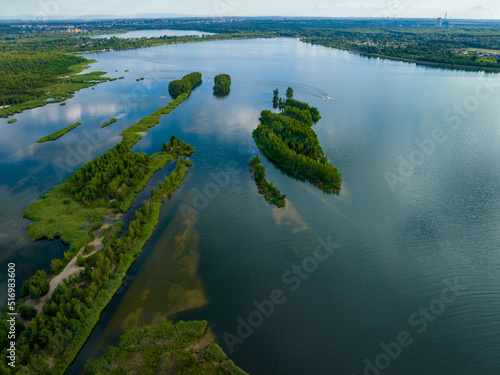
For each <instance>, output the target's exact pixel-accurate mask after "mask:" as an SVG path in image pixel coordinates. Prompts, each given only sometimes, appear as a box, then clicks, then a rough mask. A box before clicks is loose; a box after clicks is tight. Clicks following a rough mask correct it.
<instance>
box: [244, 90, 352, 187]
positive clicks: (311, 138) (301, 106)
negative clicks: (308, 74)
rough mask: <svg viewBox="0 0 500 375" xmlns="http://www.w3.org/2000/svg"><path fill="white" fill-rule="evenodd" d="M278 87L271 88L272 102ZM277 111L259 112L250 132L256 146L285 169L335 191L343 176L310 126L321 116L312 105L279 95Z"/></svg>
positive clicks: (274, 101)
mask: <svg viewBox="0 0 500 375" xmlns="http://www.w3.org/2000/svg"><path fill="white" fill-rule="evenodd" d="M277 96H278V89H276V90H274V98H273V104H274V103H276V97H277ZM278 105H279V107H280V110H281V112H280V113H278V114H277V113H273V112H271V111H269V110H265V111H262V112H261V115H260V125H259V126H257V128H256V129H255V130H254V131H253V132H252V135H253V138H254V139H255V143H256V144H257V146H258V147H259V148H260V149H261V150H262V151H263V152H264V154H265V155H266V156H267V157H268V158H269V159H271V160H272V161H274V162H275V163H277V164H278V165H279V166H280V167H281V168H283V169H284V170H286V171H288V172H291V173H292V174H294V175H296V176H298V177H300V178H303V179H308V180H310V181H312V182H313V183H314V184H315V185H316V186H318V187H319V188H321V189H322V190H324V191H325V192H328V193H338V192H339V191H340V186H341V184H342V176H341V174H340V173H339V171H338V169H337V168H336V167H334V166H333V165H331V164H330V163H328V158H327V157H326V156H325V155H324V154H323V149H322V148H321V146H320V144H319V142H318V136H317V135H316V132H315V131H314V130H313V129H312V125H313V124H314V123H316V122H317V121H318V120H319V119H321V116H320V114H319V111H318V109H317V108H315V107H311V106H310V105H309V104H307V103H304V102H300V101H298V100H295V99H291V98H288V99H286V100H283V99H281V98H280V99H278Z"/></svg>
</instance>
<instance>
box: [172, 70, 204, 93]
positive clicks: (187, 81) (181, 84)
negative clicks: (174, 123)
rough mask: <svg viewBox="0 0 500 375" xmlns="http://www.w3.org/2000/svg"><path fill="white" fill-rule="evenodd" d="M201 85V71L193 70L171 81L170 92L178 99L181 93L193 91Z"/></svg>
mask: <svg viewBox="0 0 500 375" xmlns="http://www.w3.org/2000/svg"><path fill="white" fill-rule="evenodd" d="M199 85H201V73H198V72H193V73H190V74H188V75H185V76H184V77H183V78H182V79H177V80H175V81H172V82H170V84H169V85H168V93H169V94H170V96H171V97H172V98H173V99H176V98H177V97H178V96H179V95H181V94H185V93H188V92H191V90H193V89H194V88H195V87H197V86H199Z"/></svg>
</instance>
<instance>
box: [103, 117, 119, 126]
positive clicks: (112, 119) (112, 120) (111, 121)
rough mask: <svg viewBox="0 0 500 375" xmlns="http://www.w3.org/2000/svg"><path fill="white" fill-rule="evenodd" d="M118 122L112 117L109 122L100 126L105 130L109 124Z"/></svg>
mask: <svg viewBox="0 0 500 375" xmlns="http://www.w3.org/2000/svg"><path fill="white" fill-rule="evenodd" d="M116 121H118V120H117V119H115V118H114V117H112V118H111V120H109V121H106V122H105V123H104V124H102V125H101V128H105V127H106V126H109V125H111V124H113V123H114V122H116Z"/></svg>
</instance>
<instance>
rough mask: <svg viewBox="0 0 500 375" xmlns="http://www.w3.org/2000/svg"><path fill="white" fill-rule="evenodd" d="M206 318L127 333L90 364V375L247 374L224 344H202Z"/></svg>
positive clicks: (87, 367) (87, 366) (86, 370)
mask: <svg viewBox="0 0 500 375" xmlns="http://www.w3.org/2000/svg"><path fill="white" fill-rule="evenodd" d="M206 330H207V322H206V321H191V322H183V321H180V322H178V323H176V324H173V323H170V322H167V323H164V324H162V325H161V326H159V327H156V328H153V327H143V328H138V329H135V330H132V331H128V332H126V333H124V334H123V335H122V337H121V339H120V343H119V344H118V347H111V348H109V349H108V350H107V351H106V353H105V354H103V355H102V356H101V357H100V358H98V359H97V360H95V361H93V362H90V363H87V365H86V368H85V374H86V375H111V374H130V375H156V374H193V375H202V374H203V375H205V374H213V375H245V374H247V373H246V372H245V371H243V370H241V369H240V368H238V367H236V365H235V364H234V363H233V361H231V360H228V359H227V356H226V354H225V353H224V352H223V351H222V349H221V348H220V346H218V345H217V344H214V343H212V344H211V345H210V346H208V347H207V348H206V349H205V350H204V351H203V348H201V350H200V349H197V348H198V347H199V346H200V342H201V339H202V337H203V336H204V335H206Z"/></svg>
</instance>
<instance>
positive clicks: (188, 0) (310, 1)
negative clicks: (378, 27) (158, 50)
mask: <svg viewBox="0 0 500 375" xmlns="http://www.w3.org/2000/svg"><path fill="white" fill-rule="evenodd" d="M0 2H1V4H0V16H3V17H14V16H22V17H23V18H28V19H30V18H35V17H36V16H37V15H38V16H40V17H43V18H45V19H61V18H64V17H67V16H71V17H75V16H86V15H117V16H134V15H137V14H148V15H149V14H162V15H165V14H179V15H189V16H197V15H198V16H315V17H316V16H319V17H393V16H395V17H404V18H413V17H414V18H436V17H440V16H444V14H445V13H448V18H450V19H454V18H455V19H458V18H461V19H464V18H488V19H500V2H499V1H498V0H434V1H433V0H413V1H412V0H354V1H349V0H181V1H179V0H175V1H174V0H84V1H82V0H15V1H8V0H0Z"/></svg>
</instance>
